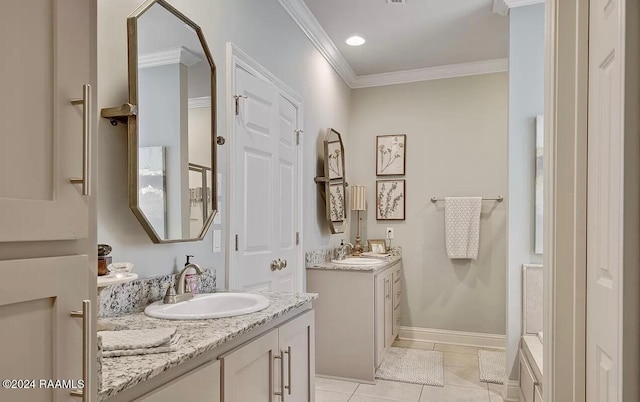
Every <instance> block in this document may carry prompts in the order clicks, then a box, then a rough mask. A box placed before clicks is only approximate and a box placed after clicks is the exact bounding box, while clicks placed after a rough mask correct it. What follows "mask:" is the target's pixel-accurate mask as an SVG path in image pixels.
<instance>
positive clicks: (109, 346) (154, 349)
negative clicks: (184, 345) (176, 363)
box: [98, 328, 181, 357]
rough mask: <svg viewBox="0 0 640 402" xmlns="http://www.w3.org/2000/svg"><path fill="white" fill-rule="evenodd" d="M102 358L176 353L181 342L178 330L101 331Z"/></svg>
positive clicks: (99, 334)
mask: <svg viewBox="0 0 640 402" xmlns="http://www.w3.org/2000/svg"><path fill="white" fill-rule="evenodd" d="M98 336H99V337H100V338H101V340H102V357H117V356H133V355H147V354H155V353H167V352H175V351H176V350H178V347H179V346H180V342H181V336H180V334H178V333H177V328H158V329H148V330H124V331H101V332H99V333H98Z"/></svg>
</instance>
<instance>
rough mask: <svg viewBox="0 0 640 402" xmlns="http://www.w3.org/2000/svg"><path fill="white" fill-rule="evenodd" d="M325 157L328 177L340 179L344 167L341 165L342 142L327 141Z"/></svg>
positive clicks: (342, 175)
mask: <svg viewBox="0 0 640 402" xmlns="http://www.w3.org/2000/svg"><path fill="white" fill-rule="evenodd" d="M327 159H328V165H329V179H331V180H333V179H342V178H343V177H344V167H343V166H342V160H343V157H342V143H341V142H340V141H329V142H328V143H327Z"/></svg>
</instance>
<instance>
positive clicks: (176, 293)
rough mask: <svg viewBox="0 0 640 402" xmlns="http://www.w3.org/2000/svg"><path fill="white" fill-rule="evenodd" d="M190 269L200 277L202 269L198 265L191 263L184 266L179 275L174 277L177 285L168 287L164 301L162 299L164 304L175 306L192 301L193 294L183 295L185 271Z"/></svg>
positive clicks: (185, 278)
mask: <svg viewBox="0 0 640 402" xmlns="http://www.w3.org/2000/svg"><path fill="white" fill-rule="evenodd" d="M190 268H193V269H195V271H196V274H198V276H200V275H202V268H200V266H199V265H198V264H195V263H193V262H190V263H188V264H186V265H185V266H184V268H183V269H182V271H180V273H179V274H178V275H176V278H177V279H178V283H177V284H176V286H175V287H174V285H173V283H171V284H170V285H169V288H168V289H167V293H166V294H165V295H164V299H162V301H163V303H164V304H175V303H179V302H183V301H187V300H190V299H193V293H191V292H187V293H185V282H186V280H187V271H189V269H190Z"/></svg>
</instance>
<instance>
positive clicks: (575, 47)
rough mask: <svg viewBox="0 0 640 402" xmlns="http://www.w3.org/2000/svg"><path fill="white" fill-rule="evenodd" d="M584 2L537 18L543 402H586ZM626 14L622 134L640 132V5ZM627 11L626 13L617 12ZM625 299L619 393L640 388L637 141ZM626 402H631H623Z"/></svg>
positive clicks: (629, 167)
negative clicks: (540, 30)
mask: <svg viewBox="0 0 640 402" xmlns="http://www.w3.org/2000/svg"><path fill="white" fill-rule="evenodd" d="M589 3H590V1H589V0H547V1H546V18H545V24H546V29H545V47H546V51H545V53H546V54H545V56H546V60H545V172H544V176H545V177H544V180H545V184H544V185H545V188H544V191H545V198H544V208H545V209H544V237H545V239H544V251H545V252H544V268H543V269H544V301H545V305H544V333H545V342H544V345H543V349H544V373H545V383H544V387H543V392H544V394H543V399H544V400H545V401H546V402H565V401H566V402H579V401H580V402H583V401H585V400H586V370H587V367H586V337H587V333H586V313H587V311H586V297H587V257H586V255H587V252H586V250H587V249H586V247H587V237H586V227H587V226H586V223H587V187H586V182H587V128H588V88H589V56H588V55H589ZM620 7H622V10H623V11H622V12H625V17H624V18H625V20H626V21H627V24H626V25H627V27H626V32H625V35H626V42H627V44H633V45H628V46H627V47H626V49H624V51H625V70H626V71H625V78H624V81H625V92H626V93H625V99H624V100H625V103H624V108H625V111H626V116H625V121H624V127H625V133H634V132H635V133H637V132H638V131H640V117H638V113H637V111H638V109H640V102H639V101H638V98H639V97H640V89H639V87H640V85H639V83H640V51H639V50H638V49H637V46H634V45H635V44H637V43H638V41H639V39H640V29H638V27H637V26H636V25H637V24H631V23H629V22H630V21H633V18H634V17H637V16H638V15H640V5H638V4H635V3H634V2H632V1H625V0H620ZM625 8H626V10H625ZM624 147H625V149H624V155H625V167H624V169H625V178H624V203H625V207H624V215H625V228H624V238H623V246H624V254H623V278H624V282H623V286H622V287H621V289H623V297H622V310H623V311H622V314H623V315H622V321H621V323H620V325H621V327H622V328H620V334H621V336H622V334H624V336H623V339H622V342H621V345H622V350H621V351H620V354H621V356H622V357H624V356H627V357H628V358H626V359H625V358H622V363H621V364H622V366H621V367H622V370H621V378H620V383H619V384H618V386H619V387H620V389H621V391H622V394H621V395H623V398H624V400H637V398H638V395H640V386H639V385H638V382H637V378H638V375H639V372H640V363H639V361H638V360H640V359H637V357H638V355H640V345H639V344H640V341H639V336H640V324H639V323H638V319H637V317H638V316H639V315H640V295H639V294H638V293H639V290H640V273H639V271H640V269H638V259H639V258H640V251H639V248H638V247H637V244H638V243H639V240H640V239H639V237H640V236H639V232H640V218H639V216H640V182H638V180H637V177H638V176H639V173H640V162H639V159H640V139H639V138H638V135H625V140H624ZM627 398H629V399H627Z"/></svg>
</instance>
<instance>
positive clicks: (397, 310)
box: [392, 265, 402, 339]
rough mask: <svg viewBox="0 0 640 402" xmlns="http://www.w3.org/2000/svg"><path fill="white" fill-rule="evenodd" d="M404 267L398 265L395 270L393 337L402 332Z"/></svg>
mask: <svg viewBox="0 0 640 402" xmlns="http://www.w3.org/2000/svg"><path fill="white" fill-rule="evenodd" d="M401 274H402V269H401V266H400V265H398V267H397V268H395V269H394V270H393V286H392V287H393V339H396V338H397V337H398V335H399V334H400V319H401V317H402V307H401V306H400V302H401V301H402V277H401Z"/></svg>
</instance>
